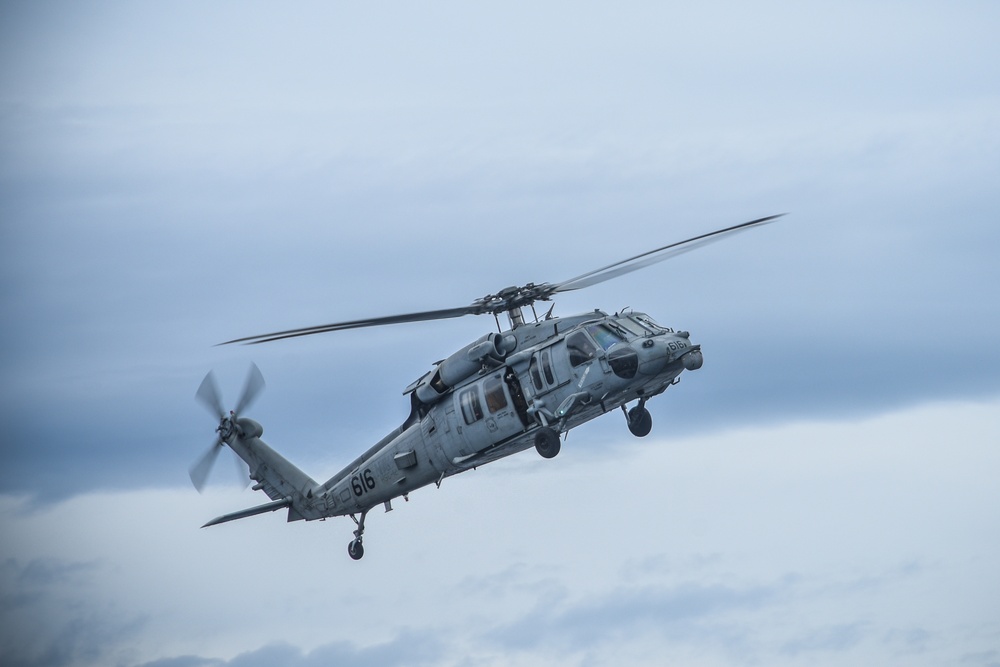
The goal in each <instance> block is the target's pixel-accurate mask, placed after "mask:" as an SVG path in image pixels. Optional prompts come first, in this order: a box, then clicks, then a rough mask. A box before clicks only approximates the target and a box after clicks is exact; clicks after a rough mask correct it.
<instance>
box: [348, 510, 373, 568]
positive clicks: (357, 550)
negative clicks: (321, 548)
mask: <svg viewBox="0 0 1000 667" xmlns="http://www.w3.org/2000/svg"><path fill="white" fill-rule="evenodd" d="M366 516H368V510H365V511H364V512H362V513H361V519H360V520H358V519H356V518H355V517H354V515H353V514H352V515H351V519H353V520H354V523H356V524H358V528H357V530H355V531H354V539H353V540H351V542H350V543H349V544H348V545H347V554H348V555H349V556H350V557H351V558H353V559H354V560H361V557H362V556H364V555H365V547H364V545H363V544H362V543H361V540H362V538H363V537H364V534H365V517H366Z"/></svg>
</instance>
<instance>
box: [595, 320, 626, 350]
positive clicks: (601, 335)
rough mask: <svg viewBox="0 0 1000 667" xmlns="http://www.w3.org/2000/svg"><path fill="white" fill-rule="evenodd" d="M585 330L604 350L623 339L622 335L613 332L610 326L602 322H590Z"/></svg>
mask: <svg viewBox="0 0 1000 667" xmlns="http://www.w3.org/2000/svg"><path fill="white" fill-rule="evenodd" d="M587 331H589V332H590V335H591V336H593V337H594V340H596V341H597V344H598V345H600V346H601V347H603V348H604V349H605V350H607V349H608V348H610V347H611V346H612V345H614V344H615V343H621V342H622V341H624V340H625V339H624V338H623V337H622V336H620V335H619V334H617V333H615V332H614V331H613V330H612V329H611V327H609V326H606V325H604V324H591V325H589V326H588V327H587Z"/></svg>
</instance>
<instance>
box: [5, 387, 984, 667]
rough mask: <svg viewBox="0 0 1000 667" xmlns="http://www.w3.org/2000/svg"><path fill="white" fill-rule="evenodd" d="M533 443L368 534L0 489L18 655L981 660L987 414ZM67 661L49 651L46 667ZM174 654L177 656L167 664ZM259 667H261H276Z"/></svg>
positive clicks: (245, 499)
mask: <svg viewBox="0 0 1000 667" xmlns="http://www.w3.org/2000/svg"><path fill="white" fill-rule="evenodd" d="M572 436H573V434H571V436H570V440H569V441H567V444H566V447H565V448H564V452H563V454H561V455H560V457H558V458H557V459H555V460H553V461H543V460H541V459H538V458H537V457H535V456H533V455H532V454H531V453H528V454H522V455H520V456H518V457H514V458H513V459H510V460H508V461H506V462H503V463H500V464H496V465H493V466H489V467H486V468H483V469H482V470H480V471H476V472H472V473H468V474H465V475H462V476H459V477H457V478H451V479H448V480H445V483H444V484H443V485H442V488H441V489H440V490H435V489H433V487H431V488H429V489H424V490H421V491H418V492H416V493H414V494H413V495H412V496H411V500H410V502H409V503H402V502H400V503H396V505H395V508H394V511H393V512H392V513H390V514H381V513H380V514H377V515H375V514H373V515H372V516H371V517H370V519H369V522H368V534H367V536H366V537H367V539H366V547H368V550H367V553H366V556H365V559H364V560H362V561H360V562H357V563H355V562H353V561H351V560H350V559H349V558H348V557H347V555H346V543H347V541H348V539H349V537H350V531H351V528H352V526H351V524H350V522H349V520H346V519H343V520H333V521H328V522H315V523H309V524H306V523H302V522H299V523H295V524H285V523H284V521H283V518H282V517H281V516H278V515H268V516H265V517H256V518H253V519H248V520H244V521H242V522H238V523H236V524H230V525H227V526H222V527H218V528H215V529H206V530H201V529H199V528H198V526H200V525H201V523H202V522H204V521H205V520H206V519H207V518H210V517H211V516H215V515H216V514H218V513H221V512H224V511H229V510H233V509H238V508H239V507H241V506H244V505H247V504H250V503H252V502H253V499H252V498H251V497H250V494H240V493H238V492H225V491H214V492H211V493H208V494H206V495H204V496H199V495H198V494H196V493H194V492H193V491H191V490H189V489H184V488H177V489H170V488H164V489H160V490H143V491H135V492H121V493H118V492H115V493H86V494H82V495H79V496H76V497H74V498H71V499H68V500H64V501H61V502H58V503H54V504H46V505H40V506H39V505H35V506H32V505H30V504H26V503H25V501H24V500H18V499H17V498H16V497H11V496H4V497H3V498H2V513H0V517H2V518H0V521H2V529H3V533H4V535H5V536H6V539H5V540H4V541H3V546H2V547H0V564H2V568H0V575H2V577H3V586H2V588H3V591H4V598H5V599H4V604H3V605H2V611H0V614H2V615H3V618H2V623H0V628H3V630H2V634H0V653H2V654H3V655H5V656H7V657H8V659H9V660H10V662H9V664H12V665H15V664H17V665H43V664H44V665H55V664H74V665H104V664H120V665H124V666H133V665H143V664H147V663H152V664H157V663H156V661H163V662H162V663H159V664H162V665H168V664H173V665H191V666H194V665H229V666H235V665H255V664H266V662H267V661H268V660H272V661H273V660H274V659H275V657H276V656H282V660H283V661H284V664H287V665H293V666H297V665H310V664H319V663H322V662H324V661H328V659H329V658H331V657H332V656H340V657H345V656H348V657H350V659H351V660H357V661H358V662H359V663H360V664H366V662H365V661H367V660H372V661H381V664H385V665H392V664H401V665H402V664H427V665H462V664H483V665H490V664H496V665H500V664H509V663H510V661H511V660H516V661H517V662H518V664H525V665H535V664H537V665H543V664H552V663H553V662H555V663H558V664H566V665H613V664H621V661H622V660H623V659H627V661H628V662H630V663H631V664H636V665H645V664H648V665H654V664H663V662H664V661H667V662H672V661H679V662H684V663H685V664H693V665H698V664H705V665H736V664H747V663H748V662H759V663H762V664H770V665H806V664H808V665H824V664H830V665H833V664H844V663H845V662H850V663H855V664H894V663H899V662H905V663H906V664H908V665H939V664H949V663H953V662H954V663H957V662H962V661H966V662H967V663H968V664H974V665H989V664H995V662H996V661H997V660H1000V653H998V652H997V643H996V642H997V638H998V636H1000V625H998V619H1000V613H998V612H1000V606H998V603H997V600H1000V588H998V587H1000V582H998V580H997V578H996V576H995V568H994V564H995V563H996V562H997V559H998V558H1000V538H998V537H997V536H996V531H995V530H993V527H994V526H996V525H997V521H998V520H1000V509H998V508H1000V503H998V502H997V501H998V500H1000V491H998V490H997V487H996V484H995V471H996V469H997V465H998V464H1000V448H998V447H997V443H998V441H1000V403H997V402H996V401H995V400H994V401H985V402H977V403H936V404H927V405H923V406H919V407H914V408H910V409H907V410H903V411H900V412H896V413H891V414H886V415H882V416H879V417H874V418H870V419H865V420H860V421H846V422H845V421H838V422H822V421H809V422H797V423H791V424H786V425H780V426H773V427H767V428H742V429H733V430H731V431H727V432H724V433H719V434H715V435H710V436H701V437H686V438H683V439H676V440H671V439H662V438H656V439H650V440H649V441H633V440H627V441H625V442H623V443H621V444H618V445H614V447H615V449H614V450H611V451H607V452H602V453H600V454H594V453H593V452H591V453H588V452H587V451H586V450H584V451H579V450H578V451H574V449H573V437H572ZM62 658H65V660H63V659H62ZM172 661H173V662H172ZM272 664H273V663H272Z"/></svg>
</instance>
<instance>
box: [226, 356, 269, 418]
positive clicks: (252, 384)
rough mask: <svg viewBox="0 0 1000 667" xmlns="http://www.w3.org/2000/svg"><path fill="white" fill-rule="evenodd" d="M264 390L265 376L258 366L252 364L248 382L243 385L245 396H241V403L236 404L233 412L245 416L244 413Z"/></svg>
mask: <svg viewBox="0 0 1000 667" xmlns="http://www.w3.org/2000/svg"><path fill="white" fill-rule="evenodd" d="M263 388H264V376H263V375H262V374H261V372H260V369H259V368H257V364H254V363H251V364H250V372H249V373H248V374H247V381H246V383H245V384H244V385H243V395H242V396H240V402H239V403H237V404H236V409H235V410H234V411H233V412H235V413H236V414H237V415H241V414H243V411H244V410H245V409H246V408H248V407H250V404H251V403H253V402H254V401H255V400H256V399H257V396H258V394H260V392H261V390H262V389H263Z"/></svg>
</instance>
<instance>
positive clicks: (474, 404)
mask: <svg viewBox="0 0 1000 667" xmlns="http://www.w3.org/2000/svg"><path fill="white" fill-rule="evenodd" d="M458 400H459V402H460V403H461V404H462V416H463V417H465V423H466V424H474V423H475V422H477V421H479V420H480V419H482V418H483V408H482V407H481V406H480V404H479V390H478V388H476V387H472V388H470V389H466V390H465V391H463V392H462V393H461V394H459V399H458Z"/></svg>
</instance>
